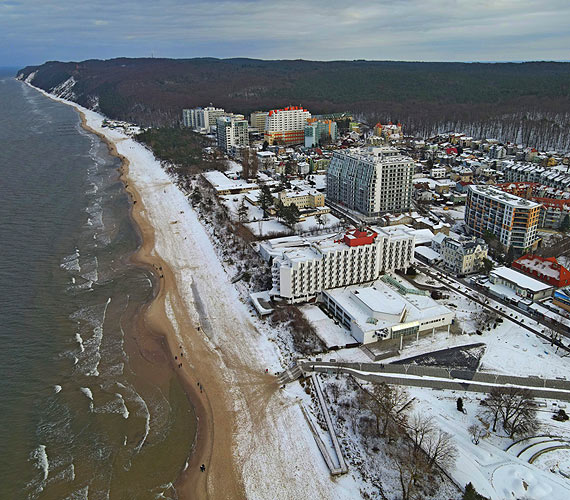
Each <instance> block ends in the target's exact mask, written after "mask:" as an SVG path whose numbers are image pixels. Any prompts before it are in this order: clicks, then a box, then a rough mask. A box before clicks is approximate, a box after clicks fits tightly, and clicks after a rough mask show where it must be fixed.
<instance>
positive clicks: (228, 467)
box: [78, 110, 245, 499]
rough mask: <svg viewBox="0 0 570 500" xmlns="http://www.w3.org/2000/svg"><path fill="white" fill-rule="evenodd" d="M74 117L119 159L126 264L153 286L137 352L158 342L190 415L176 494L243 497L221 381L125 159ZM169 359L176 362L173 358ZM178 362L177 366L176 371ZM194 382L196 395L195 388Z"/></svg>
mask: <svg viewBox="0 0 570 500" xmlns="http://www.w3.org/2000/svg"><path fill="white" fill-rule="evenodd" d="M78 112H79V114H80V117H81V125H82V127H83V128H84V129H85V130H87V131H89V132H91V133H93V134H96V135H97V136H99V137H100V138H101V139H102V140H103V141H104V142H105V143H106V144H107V146H108V148H109V152H110V154H111V155H113V156H116V157H117V158H119V159H120V160H121V167H120V169H119V171H120V179H121V181H122V182H123V184H124V185H125V190H126V192H127V193H128V195H129V198H130V202H131V216H132V218H133V220H134V222H135V224H136V227H137V228H138V231H139V234H140V238H141V246H140V248H139V249H138V250H137V252H136V253H135V254H134V255H133V256H132V261H133V262H134V263H135V264H138V265H140V266H143V267H146V268H147V269H149V270H150V271H152V272H153V273H154V275H155V277H156V278H157V281H158V287H157V289H155V297H154V299H153V300H152V302H151V303H150V304H149V305H148V306H147V307H146V308H144V309H143V311H142V314H141V316H140V318H139V321H141V322H142V323H143V324H141V325H140V326H139V327H138V329H137V330H138V331H139V332H141V331H143V332H145V333H146V334H147V336H144V335H143V336H138V337H137V345H138V348H139V349H140V350H142V351H143V356H144V357H145V358H146V359H147V360H149V361H152V359H153V357H156V356H160V351H157V349H156V347H155V343H156V342H157V340H158V341H159V342H161V343H164V345H163V347H164V348H165V349H164V350H163V352H164V351H166V352H167V353H168V356H169V358H170V363H171V365H172V367H173V370H175V372H176V373H177V374H178V376H179V378H180V380H181V382H182V384H183V387H184V390H185V392H186V394H187V396H188V398H189V400H190V403H191V404H192V406H193V408H194V411H195V415H196V420H197V433H196V438H195V440H194V445H193V448H192V450H191V453H190V456H189V460H188V467H187V469H186V470H185V471H181V473H180V476H179V478H178V480H177V481H176V484H175V486H176V489H177V492H178V494H179V496H180V498H188V499H217V498H232V499H233V498H235V499H239V498H245V492H244V488H243V484H242V482H241V480H240V477H239V475H238V473H237V471H236V468H235V467H234V460H233V455H232V439H233V426H234V425H235V424H234V422H233V419H232V414H231V412H229V411H228V405H227V401H226V394H225V391H224V389H223V381H221V380H220V377H218V376H216V371H215V370H213V367H215V366H216V363H215V360H212V359H211V357H212V353H211V349H210V348H209V347H207V346H205V345H204V344H203V342H200V339H201V336H200V334H199V333H198V332H197V331H196V329H195V327H194V325H193V323H192V321H191V320H190V318H189V317H188V314H187V312H186V310H185V309H184V307H179V306H180V305H181V304H183V301H182V300H181V299H180V297H179V294H178V289H177V286H176V281H175V278H174V275H173V273H172V271H171V269H170V268H169V266H168V265H167V264H166V262H164V260H162V259H161V258H160V257H159V256H158V255H157V254H156V252H155V251H154V241H155V235H154V228H153V227H152V225H151V224H150V223H149V221H148V219H146V218H145V216H144V213H145V208H144V202H143V200H142V199H141V196H140V195H139V193H138V192H137V190H136V189H135V187H134V184H133V183H132V182H129V160H128V159H127V158H126V157H125V156H123V155H120V154H119V153H118V152H117V148H116V146H115V144H114V143H113V142H111V141H109V140H108V139H107V137H105V136H104V135H103V134H101V133H99V132H97V131H96V130H94V129H92V128H91V127H89V126H88V125H87V121H86V118H85V114H84V113H83V112H82V111H81V110H78ZM167 296H170V297H171V301H172V303H173V304H175V305H176V307H175V308H174V312H175V315H176V319H177V322H178V324H179V325H181V327H182V328H183V329H184V331H185V332H186V334H187V335H188V336H191V337H193V341H192V342H191V345H186V346H185V345H181V344H180V343H179V341H178V340H177V338H176V335H175V332H174V330H173V326H172V324H171V321H170V319H169V318H168V316H167V315H166V309H165V297H167ZM172 298H174V300H172ZM181 353H182V354H183V356H182V357H181V356H180V354H181ZM175 356H176V357H177V358H178V359H175ZM157 361H158V360H157ZM179 363H182V367H181V368H179ZM190 366H191V367H192V368H191V369H190V368H189V367H190ZM200 380H202V382H201V385H202V391H201V390H200V388H199V384H200ZM214 429H215V433H214ZM202 464H204V465H205V466H206V470H205V472H202V471H201V470H200V466H201V465H202Z"/></svg>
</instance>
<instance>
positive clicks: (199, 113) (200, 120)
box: [182, 106, 227, 134]
mask: <svg viewBox="0 0 570 500" xmlns="http://www.w3.org/2000/svg"><path fill="white" fill-rule="evenodd" d="M226 114H227V113H226V112H225V111H224V110H223V109H222V108H214V107H212V106H208V107H206V108H193V109H183V110H182V121H183V123H184V126H185V127H190V128H192V129H194V130H196V131H199V132H205V133H207V134H209V133H210V132H211V131H212V128H213V127H214V126H215V125H216V120H217V119H218V118H219V117H220V116H224V115H226Z"/></svg>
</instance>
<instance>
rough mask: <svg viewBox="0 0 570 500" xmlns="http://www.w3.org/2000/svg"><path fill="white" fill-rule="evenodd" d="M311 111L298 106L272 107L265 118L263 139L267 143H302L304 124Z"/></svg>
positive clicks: (303, 140) (303, 139)
mask: <svg viewBox="0 0 570 500" xmlns="http://www.w3.org/2000/svg"><path fill="white" fill-rule="evenodd" d="M309 118H311V113H309V112H308V111H307V110H306V109H304V108H302V107H300V106H290V107H288V108H283V109H272V110H271V111H269V113H268V115H267V117H266V119H265V129H264V130H265V132H264V137H265V140H266V141H267V142H268V143H269V144H275V143H278V144H282V145H292V144H304V142H305V125H306V124H307V120H308V119H309Z"/></svg>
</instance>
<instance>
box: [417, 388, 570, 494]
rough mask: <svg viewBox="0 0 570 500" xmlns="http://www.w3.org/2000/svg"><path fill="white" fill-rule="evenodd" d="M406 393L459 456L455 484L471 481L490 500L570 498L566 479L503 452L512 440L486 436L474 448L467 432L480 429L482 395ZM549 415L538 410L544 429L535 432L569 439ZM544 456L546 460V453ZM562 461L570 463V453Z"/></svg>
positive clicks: (422, 390)
mask: <svg viewBox="0 0 570 500" xmlns="http://www.w3.org/2000/svg"><path fill="white" fill-rule="evenodd" d="M409 391H410V393H411V394H412V395H413V396H415V397H416V398H417V399H416V409H417V410H418V411H420V412H421V413H422V414H423V415H429V416H431V417H433V419H434V421H435V423H436V424H437V425H438V426H439V427H440V428H441V429H443V430H445V431H446V432H448V433H450V434H451V435H452V439H453V442H454V444H455V445H456V447H457V449H458V458H457V462H456V466H455V468H454V469H453V470H450V471H448V472H449V473H450V475H451V476H452V477H453V478H454V479H455V480H456V481H457V482H458V483H459V484H461V485H465V484H467V483H468V482H471V483H473V486H475V488H476V490H477V491H478V492H479V493H481V494H482V495H485V496H486V497H488V498H490V499H491V500H506V499H509V500H510V499H513V500H514V499H528V500H546V499H549V500H554V499H564V498H570V480H568V479H566V478H564V477H563V476H562V475H560V474H557V473H552V472H549V471H548V470H545V468H544V466H539V464H537V465H533V464H529V463H528V462H526V461H524V460H523V459H520V458H517V456H516V454H513V453H509V452H507V451H505V450H506V448H507V447H508V446H509V444H511V442H512V441H511V440H510V439H508V438H506V437H500V436H497V435H496V434H493V433H490V434H488V436H487V437H485V438H483V439H481V441H480V443H479V444H478V445H475V444H473V442H472V440H471V436H470V434H469V432H468V431H467V429H468V427H469V426H470V425H472V424H478V425H481V421H480V420H479V418H478V414H479V413H480V412H481V407H480V400H481V396H480V395H474V394H473V393H462V392H459V391H441V390H438V391H436V390H431V389H425V388H418V387H414V388H410V389H409ZM458 397H461V398H462V399H463V406H464V408H465V410H466V413H465V414H464V413H461V412H459V411H457V407H456V402H457V398H458ZM550 416H551V412H539V420H540V423H541V426H542V427H541V429H540V431H539V433H540V434H548V433H551V434H553V435H557V436H563V437H565V438H570V426H568V424H567V423H566V424H563V425H560V424H559V423H557V422H555V421H553V420H552V419H551V418H550ZM567 451H568V450H567ZM543 457H544V459H543V460H546V457H547V455H544V456H543ZM565 457H566V460H568V459H570V452H569V453H568V454H567V455H565Z"/></svg>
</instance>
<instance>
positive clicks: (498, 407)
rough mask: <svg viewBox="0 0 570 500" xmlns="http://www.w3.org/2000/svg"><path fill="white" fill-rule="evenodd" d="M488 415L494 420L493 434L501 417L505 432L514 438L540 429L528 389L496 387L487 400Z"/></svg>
mask: <svg viewBox="0 0 570 500" xmlns="http://www.w3.org/2000/svg"><path fill="white" fill-rule="evenodd" d="M485 404H486V406H487V411H486V413H487V414H488V415H490V416H491V417H492V418H493V432H496V424H497V421H498V419H499V417H500V419H501V424H502V426H503V429H504V430H505V432H508V434H509V436H510V437H511V438H512V437H514V436H515V434H525V433H527V432H530V431H533V430H535V429H536V428H537V427H538V422H537V419H536V408H535V404H534V398H533V397H532V394H531V392H530V391H529V390H528V389H523V388H520V387H494V388H493V389H491V392H490V394H489V396H487V398H485Z"/></svg>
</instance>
